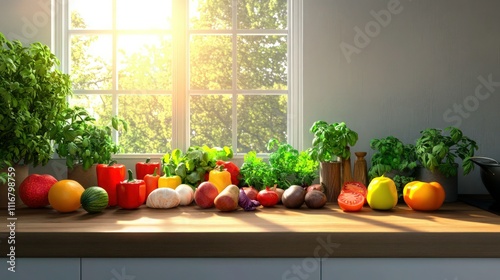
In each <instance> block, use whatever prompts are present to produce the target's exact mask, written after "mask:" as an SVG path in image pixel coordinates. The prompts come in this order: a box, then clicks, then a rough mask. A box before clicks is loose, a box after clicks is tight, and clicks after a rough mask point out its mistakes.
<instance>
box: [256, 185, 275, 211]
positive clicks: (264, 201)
mask: <svg viewBox="0 0 500 280" xmlns="http://www.w3.org/2000/svg"><path fill="white" fill-rule="evenodd" d="M257 201H258V202H260V204H261V205H262V206H264V207H273V206H274V205H276V204H278V201H279V197H278V194H277V193H276V192H275V191H272V190H271V189H270V188H269V187H266V189H265V190H261V191H260V192H259V193H258V194H257Z"/></svg>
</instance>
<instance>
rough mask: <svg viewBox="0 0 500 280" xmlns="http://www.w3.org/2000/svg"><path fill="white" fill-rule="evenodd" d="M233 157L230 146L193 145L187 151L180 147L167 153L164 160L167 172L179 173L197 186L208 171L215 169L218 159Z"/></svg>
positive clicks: (184, 180)
mask: <svg viewBox="0 0 500 280" xmlns="http://www.w3.org/2000/svg"><path fill="white" fill-rule="evenodd" d="M231 158H233V150H232V149H231V148H229V147H223V148H221V147H213V148H209V147H208V146H202V147H200V146H191V147H189V148H188V149H187V151H186V153H183V152H182V151H181V150H180V149H174V150H173V151H172V152H171V153H166V154H165V155H164V156H163V158H162V162H163V169H164V171H165V172H164V173H165V174H172V175H174V174H175V175H178V176H179V177H181V179H182V182H183V183H187V184H191V185H193V186H196V185H198V184H199V183H200V182H201V181H203V179H204V176H205V174H206V173H207V172H209V171H210V170H212V169H214V167H215V165H216V162H217V160H224V161H226V160H229V159H231ZM167 169H168V170H167Z"/></svg>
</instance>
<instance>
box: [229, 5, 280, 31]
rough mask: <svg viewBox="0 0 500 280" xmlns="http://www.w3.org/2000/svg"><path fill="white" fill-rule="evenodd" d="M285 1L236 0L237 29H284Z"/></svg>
mask: <svg viewBox="0 0 500 280" xmlns="http://www.w3.org/2000/svg"><path fill="white" fill-rule="evenodd" d="M286 28H287V0H258V1H256V0H238V29H286Z"/></svg>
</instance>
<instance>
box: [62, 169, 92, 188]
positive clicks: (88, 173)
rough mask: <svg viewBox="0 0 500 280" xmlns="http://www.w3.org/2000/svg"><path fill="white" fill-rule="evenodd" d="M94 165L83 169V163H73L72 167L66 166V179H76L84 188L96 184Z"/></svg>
mask: <svg viewBox="0 0 500 280" xmlns="http://www.w3.org/2000/svg"><path fill="white" fill-rule="evenodd" d="M96 165H97V164H94V165H92V167H90V168H89V169H88V170H83V165H81V164H75V165H74V166H73V168H72V169H69V168H68V179H70V180H75V181H77V182H78V183H80V184H81V185H82V186H83V187H84V188H89V187H92V186H97V173H96Z"/></svg>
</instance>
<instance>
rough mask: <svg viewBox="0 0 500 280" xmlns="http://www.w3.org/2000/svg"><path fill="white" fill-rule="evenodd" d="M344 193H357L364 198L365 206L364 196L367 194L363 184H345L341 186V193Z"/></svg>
mask: <svg viewBox="0 0 500 280" xmlns="http://www.w3.org/2000/svg"><path fill="white" fill-rule="evenodd" d="M344 191H350V192H357V193H360V194H362V195H363V196H364V197H365V202H364V204H366V195H367V194H368V190H367V189H366V186H365V185H364V184H363V183H360V182H345V183H344V185H343V186H342V192H344Z"/></svg>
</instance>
